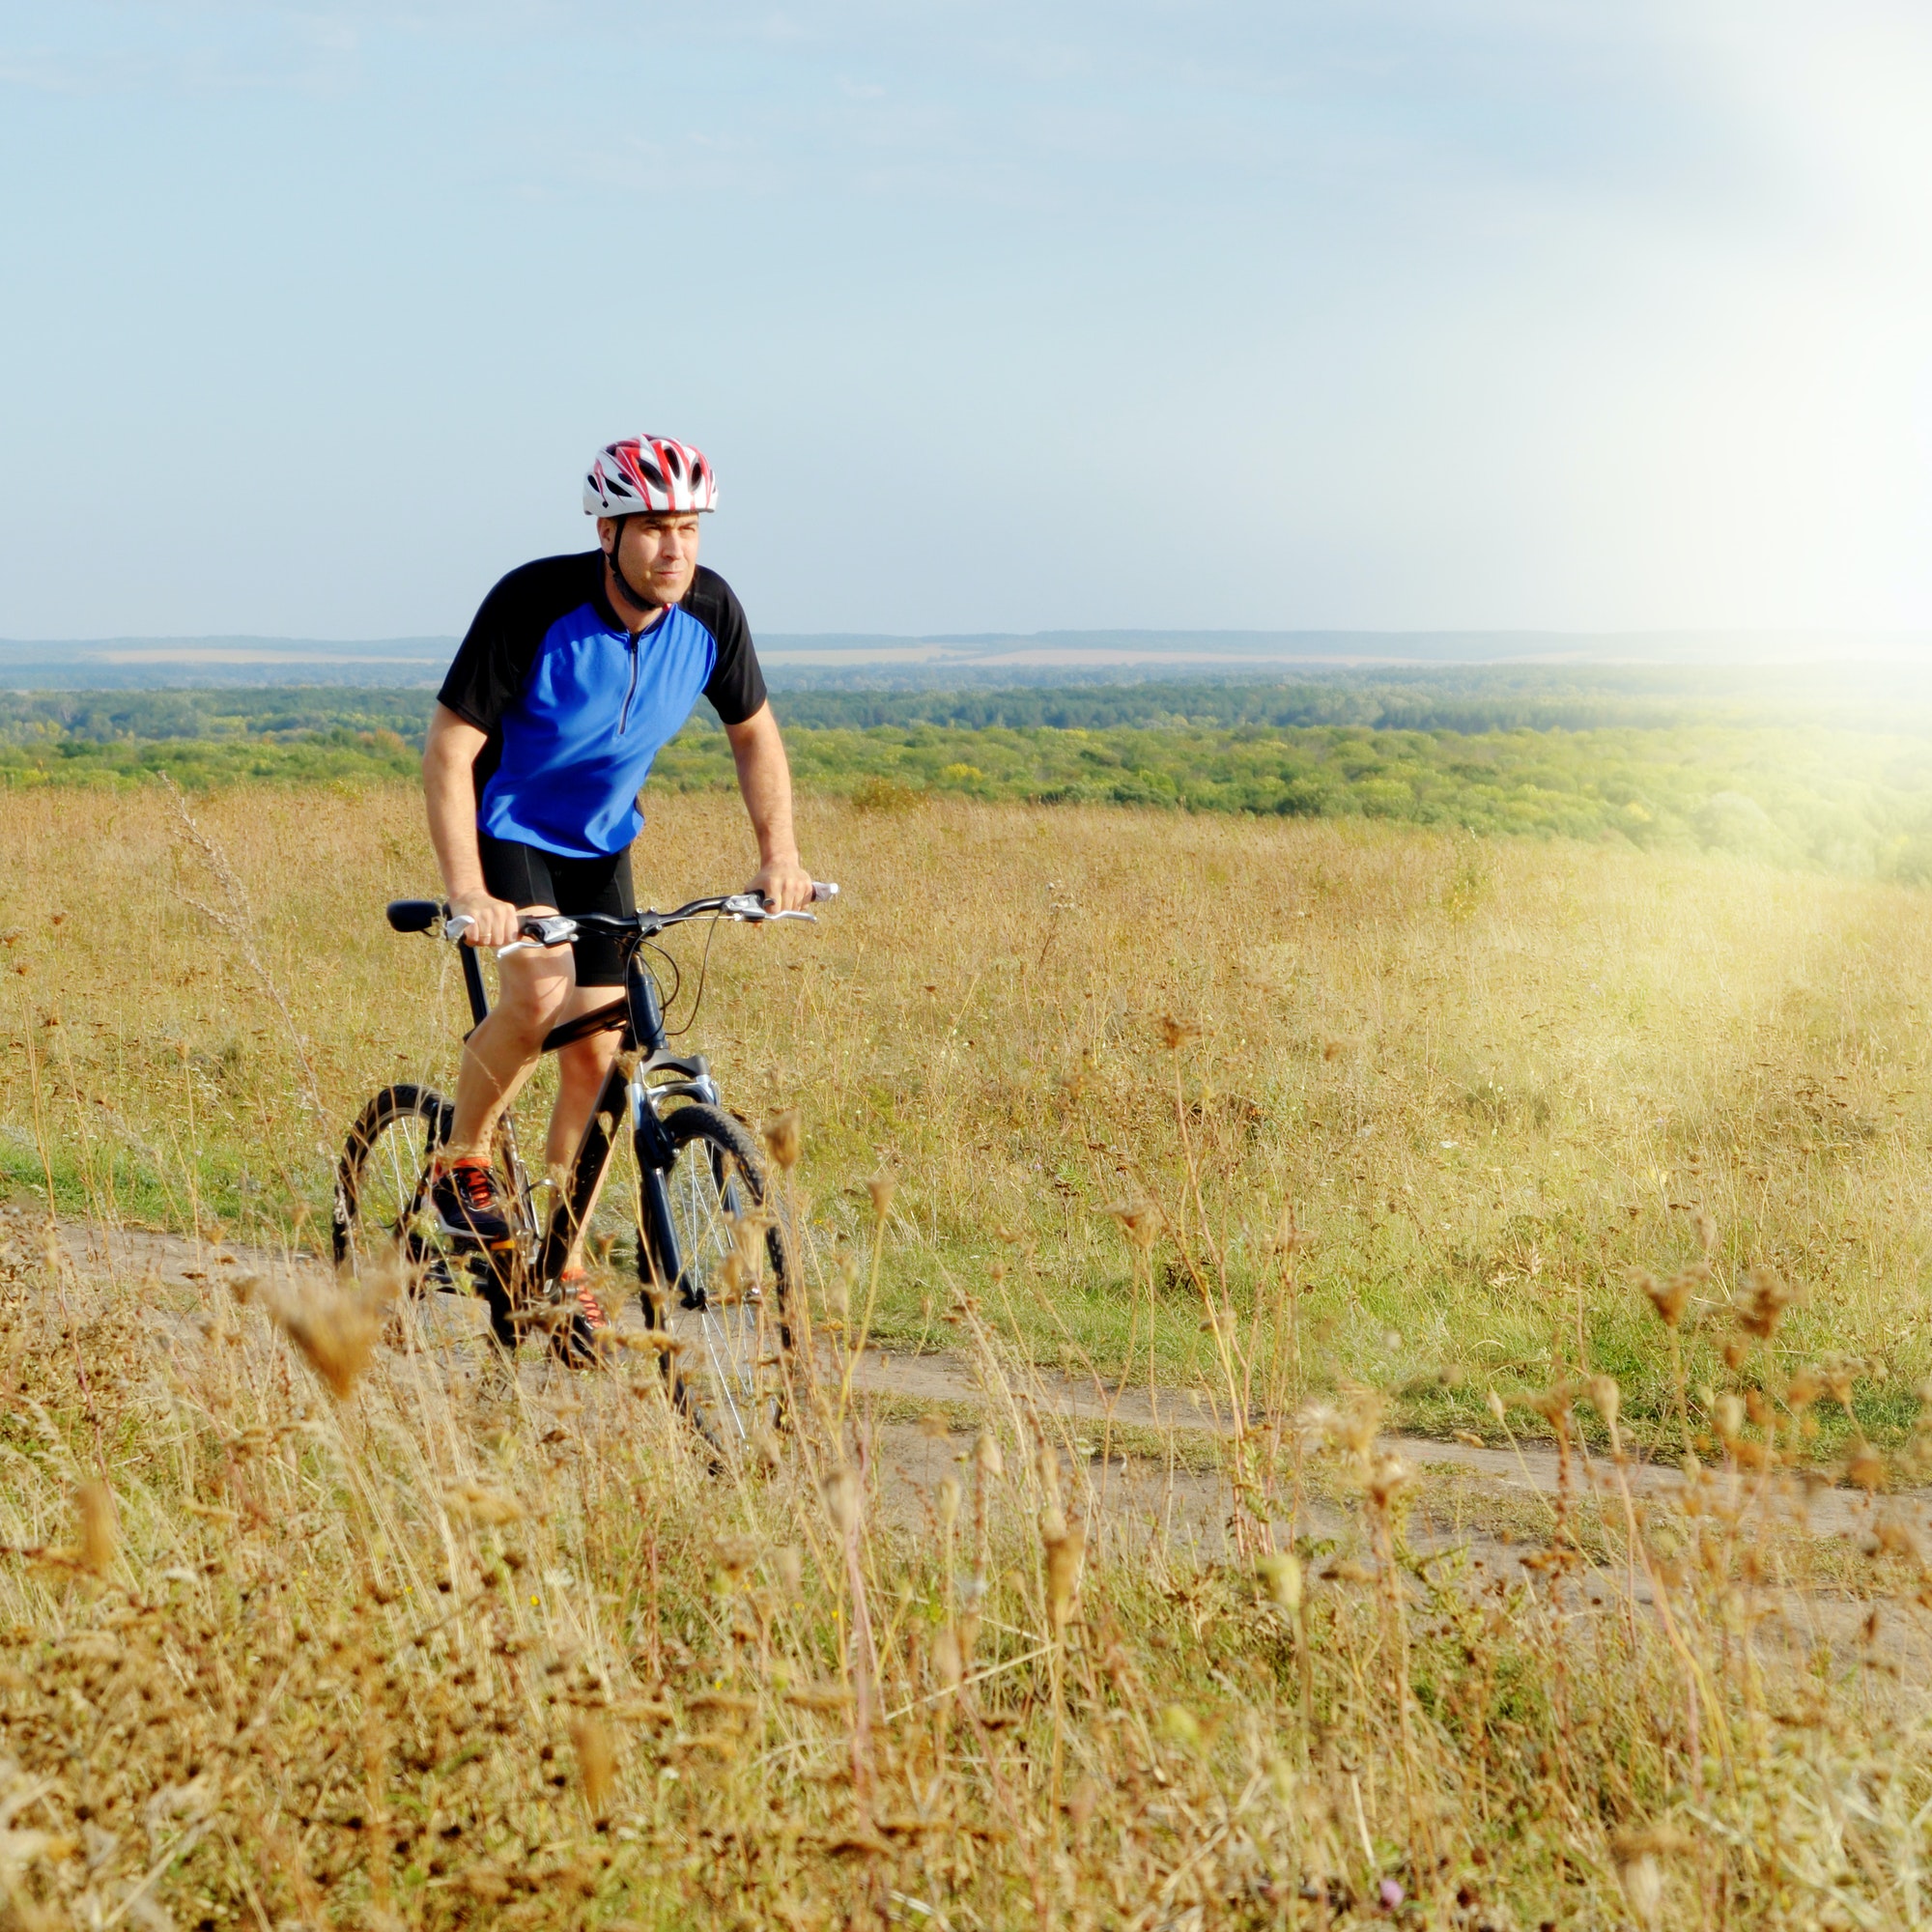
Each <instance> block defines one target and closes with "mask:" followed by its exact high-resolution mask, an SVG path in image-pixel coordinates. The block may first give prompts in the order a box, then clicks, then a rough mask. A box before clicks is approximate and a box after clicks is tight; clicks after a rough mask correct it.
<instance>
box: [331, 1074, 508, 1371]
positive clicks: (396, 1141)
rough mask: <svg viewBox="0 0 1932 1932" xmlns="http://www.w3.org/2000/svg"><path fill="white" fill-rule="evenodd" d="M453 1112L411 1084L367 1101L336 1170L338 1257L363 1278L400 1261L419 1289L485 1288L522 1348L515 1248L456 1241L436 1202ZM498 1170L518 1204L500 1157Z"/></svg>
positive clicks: (502, 1334)
mask: <svg viewBox="0 0 1932 1932" xmlns="http://www.w3.org/2000/svg"><path fill="white" fill-rule="evenodd" d="M453 1111H454V1110H453V1109H452V1107H451V1106H450V1103H449V1102H448V1101H447V1100H445V1099H444V1098H443V1097H442V1095H441V1094H438V1093H436V1092H434V1091H433V1090H432V1089H430V1088H428V1087H417V1086H414V1085H412V1084H410V1083H404V1084H403V1085H400V1086H395V1087H384V1089H383V1090H382V1091H381V1092H380V1093H379V1094H376V1095H375V1097H374V1098H373V1099H371V1100H370V1102H369V1104H368V1105H367V1106H365V1107H364V1108H363V1109H362V1111H361V1113H360V1114H359V1115H358V1116H357V1117H356V1121H355V1125H354V1126H353V1127H352V1128H351V1129H350V1130H349V1141H348V1145H347V1146H346V1147H345V1148H344V1149H343V1152H342V1160H341V1163H340V1165H339V1166H338V1167H337V1169H336V1177H335V1204H334V1210H333V1213H332V1216H331V1222H332V1227H331V1232H332V1234H333V1236H334V1248H335V1265H336V1266H337V1268H339V1269H347V1270H349V1271H350V1272H352V1273H354V1274H355V1275H356V1276H358V1277H359V1276H362V1275H366V1274H370V1273H381V1272H382V1271H383V1270H384V1269H386V1268H394V1267H400V1268H401V1269H402V1270H403V1272H404V1275H405V1277H406V1279H407V1281H408V1284H409V1288H410V1291H411V1293H417V1294H422V1293H438V1292H441V1293H469V1291H470V1289H471V1288H472V1287H474V1288H477V1289H480V1290H481V1291H482V1293H483V1296H484V1299H485V1300H486V1301H488V1303H489V1305H490V1327H491V1332H492V1333H493V1334H494V1335H495V1336H496V1338H497V1341H498V1342H500V1343H502V1344H503V1346H504V1347H506V1348H514V1347H515V1346H516V1339H517V1329H516V1323H515V1322H514V1321H512V1319H511V1307H512V1296H511V1277H512V1276H513V1274H514V1272H515V1268H514V1261H513V1256H512V1254H511V1253H510V1252H505V1253H503V1254H501V1255H495V1254H485V1253H481V1252H479V1251H478V1250H477V1249H476V1248H475V1246H474V1245H473V1244H471V1243H469V1242H460V1241H456V1240H453V1239H452V1238H451V1237H450V1236H447V1235H445V1234H443V1233H442V1231H441V1230H440V1228H439V1227H438V1225H437V1219H436V1214H435V1211H434V1210H433V1209H432V1208H431V1207H430V1205H429V1188H430V1176H431V1169H432V1166H433V1164H434V1161H435V1157H436V1153H437V1150H438V1149H439V1148H440V1147H441V1146H442V1144H443V1142H444V1141H445V1140H447V1139H448V1137H449V1122H450V1117H451V1115H452V1113H453ZM497 1187H498V1189H499V1191H500V1192H501V1195H502V1198H503V1199H504V1201H506V1202H513V1201H514V1200H515V1198H516V1191H515V1184H514V1181H513V1179H512V1177H511V1176H510V1174H509V1173H508V1171H507V1169H506V1167H505V1164H504V1162H503V1161H502V1160H501V1159H500V1158H499V1159H498V1160H497Z"/></svg>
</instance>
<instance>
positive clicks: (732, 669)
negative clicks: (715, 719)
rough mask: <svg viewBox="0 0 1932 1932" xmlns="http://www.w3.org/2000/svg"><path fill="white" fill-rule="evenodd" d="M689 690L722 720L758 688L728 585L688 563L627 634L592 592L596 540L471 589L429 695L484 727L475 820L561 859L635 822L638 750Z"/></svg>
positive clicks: (617, 848) (752, 708)
mask: <svg viewBox="0 0 1932 1932" xmlns="http://www.w3.org/2000/svg"><path fill="white" fill-rule="evenodd" d="M700 694H701V695H702V696H705V697H708V698H709V699H710V700H711V702H712V704H713V705H714V706H715V707H716V709H717V712H718V715H719V717H720V718H721V719H723V720H724V722H725V724H726V725H742V724H743V723H744V722H745V720H746V719H748V718H750V717H752V716H753V713H755V712H756V711H757V709H758V708H759V706H760V705H762V704H763V703H764V701H765V680H764V675H763V673H762V672H761V671H760V670H759V668H758V654H757V652H756V651H755V650H754V649H753V646H752V633H751V627H750V626H749V625H748V624H747V623H746V622H745V612H744V609H743V607H742V606H741V605H740V604H739V602H738V600H737V598H736V597H734V596H733V595H732V594H731V586H730V585H729V584H728V583H726V582H725V580H724V579H723V578H722V577H720V576H719V575H718V574H717V572H716V571H712V570H705V569H703V568H702V567H700V568H699V570H698V572H697V574H696V578H695V579H694V580H693V582H692V586H691V589H690V590H689V591H688V592H687V593H686V595H685V596H684V598H683V599H682V600H681V601H680V602H679V603H677V604H675V605H673V606H672V607H671V608H670V609H669V610H668V611H665V612H664V614H663V615H662V616H661V617H659V619H658V620H657V622H656V623H655V624H653V625H652V626H651V628H650V629H649V630H647V631H644V632H642V633H641V634H640V635H639V636H638V637H636V638H633V637H632V636H631V634H630V632H629V631H628V630H627V629H626V628H625V626H624V624H623V622H622V620H621V619H620V618H619V617H618V615H617V613H616V612H615V611H613V610H612V609H611V605H610V602H609V600H608V599H607V598H606V597H605V595H604V553H603V552H602V551H597V550H593V551H586V552H583V553H582V554H578V555H574V556H547V557H543V558H541V559H539V561H537V562H535V563H526V564H525V565H524V566H523V568H522V569H521V570H513V571H511V573H510V574H509V576H507V577H506V578H504V579H503V581H502V582H500V583H498V584H497V587H496V588H495V589H494V590H492V591H491V593H490V594H489V596H488V597H486V598H485V599H484V600H483V608H482V609H481V610H480V611H477V613H476V621H475V622H474V623H472V624H471V625H470V627H469V636H468V637H466V638H465V639H464V640H463V643H462V647H461V648H460V649H459V650H458V651H457V653H456V661H455V662H454V663H453V664H452V665H451V666H450V668H449V675H448V676H447V677H445V678H444V679H443V681H442V689H441V690H440V692H438V694H437V696H438V697H439V698H440V700H441V701H442V702H443V703H444V704H446V705H447V706H448V707H449V708H450V710H452V711H453V712H455V713H456V715H457V716H458V717H459V718H461V719H462V720H463V721H464V722H465V723H466V724H469V725H475V727H476V728H477V729H478V730H479V731H487V732H488V733H489V734H490V742H489V744H488V745H487V746H485V748H484V750H483V753H482V754H481V755H480V756H479V757H478V758H477V760H476V788H477V789H476V822H477V824H478V825H479V826H480V827H481V828H482V829H483V830H484V831H485V832H487V833H489V834H490V835H491V837H492V838H507V839H514V840H516V841H518V842H519V843H521V844H525V845H535V846H537V847H539V848H540V849H541V850H543V851H545V852H554V853H556V854H558V855H559V856H561V857H563V858H567V859H592V858H599V857H604V856H607V855H609V854H611V853H613V852H621V851H623V850H624V849H625V847H627V846H628V845H629V844H630V842H631V840H632V839H634V838H636V837H637V836H638V834H639V831H640V830H641V829H642V827H643V823H644V818H643V814H642V812H640V811H639V810H638V792H639V788H640V787H641V786H642V784H643V782H644V778H645V775H646V774H647V773H648V772H649V771H650V768H651V760H652V759H653V758H655V757H656V756H657V754H658V752H659V751H660V749H661V748H662V747H663V746H664V745H665V744H667V743H668V741H669V740H670V739H671V738H673V737H674V736H675V735H676V734H677V732H678V730H679V729H680V728H681V727H682V726H683V725H684V722H685V720H686V719H687V718H689V717H690V716H691V713H692V708H693V706H695V705H696V702H697V699H698V697H699V696H700Z"/></svg>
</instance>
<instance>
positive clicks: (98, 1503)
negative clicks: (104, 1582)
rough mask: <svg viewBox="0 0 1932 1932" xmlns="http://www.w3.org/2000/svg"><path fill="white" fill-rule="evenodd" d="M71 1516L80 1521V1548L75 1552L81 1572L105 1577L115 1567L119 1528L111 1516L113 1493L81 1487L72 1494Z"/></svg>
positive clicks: (92, 1485)
mask: <svg viewBox="0 0 1932 1932" xmlns="http://www.w3.org/2000/svg"><path fill="white" fill-rule="evenodd" d="M73 1505H74V1513H75V1514H76V1515H77V1516H78V1517H79V1519H80V1548H79V1549H78V1550H77V1551H76V1552H75V1554H76V1556H77V1557H78V1559H79V1562H80V1565H81V1567H82V1568H83V1569H84V1570H91V1571H92V1572H93V1573H94V1574H95V1575H96V1576H97V1577H104V1576H106V1574H107V1573H108V1571H109V1570H111V1569H112V1568H113V1567H114V1552H115V1550H116V1549H118V1548H120V1544H121V1526H120V1523H119V1521H118V1520H117V1519H116V1517H115V1512H114V1492H113V1491H112V1490H110V1489H109V1488H108V1487H107V1485H106V1484H105V1483H102V1482H92V1483H83V1484H81V1486H80V1487H79V1489H77V1490H76V1491H75V1492H73Z"/></svg>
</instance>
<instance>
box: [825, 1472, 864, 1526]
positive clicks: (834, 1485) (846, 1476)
mask: <svg viewBox="0 0 1932 1932" xmlns="http://www.w3.org/2000/svg"><path fill="white" fill-rule="evenodd" d="M824 1491H825V1507H826V1509H827V1510H828V1511H829V1512H830V1514H831V1517H832V1521H833V1524H834V1526H835V1527H836V1528H837V1529H838V1534H839V1535H840V1536H849V1535H850V1534H851V1533H852V1531H853V1530H854V1529H856V1528H857V1527H858V1523H859V1507H860V1504H861V1502H862V1501H863V1500H864V1492H863V1491H862V1490H861V1488H860V1485H859V1472H858V1470H857V1469H855V1468H853V1467H852V1466H851V1464H850V1463H841V1464H840V1465H839V1467H838V1468H836V1469H834V1470H833V1471H832V1473H831V1474H830V1475H829V1476H827V1477H826V1478H825V1482H824Z"/></svg>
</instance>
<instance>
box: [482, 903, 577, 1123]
mask: <svg viewBox="0 0 1932 1932" xmlns="http://www.w3.org/2000/svg"><path fill="white" fill-rule="evenodd" d="M520 910H522V911H525V912H527V913H530V914H533V915H534V916H536V917H537V918H544V917H546V916H548V915H549V914H551V913H553V912H554V911H555V910H556V908H555V907H554V906H544V905H537V906H525V907H522V908H520ZM575 989H576V976H575V972H574V969H573V964H572V960H571V953H570V948H569V947H567V946H560V947H558V948H556V949H555V950H554V952H513V953H511V955H510V956H509V957H508V958H507V959H505V960H503V961H502V962H501V969H500V972H499V974H498V976H497V1004H496V1006H494V1007H493V1008H492V1009H491V1010H490V1016H489V1018H488V1019H486V1020H485V1021H484V1022H483V1024H482V1025H481V1026H480V1027H478V1028H477V1029H476V1031H475V1032H474V1033H472V1034H471V1035H470V1036H469V1039H468V1040H467V1041H466V1042H465V1044H464V1049H463V1067H462V1070H461V1072H459V1073H458V1074H457V1076H456V1109H455V1118H454V1119H453V1120H452V1121H451V1122H450V1128H449V1144H448V1150H447V1158H448V1159H450V1160H452V1161H455V1160H465V1159H473V1160H485V1161H487V1160H488V1159H489V1157H490V1144H491V1141H492V1139H493V1137H494V1136H495V1133H496V1129H497V1116H498V1115H499V1114H501V1113H502V1111H503V1109H504V1108H505V1107H506V1106H507V1105H508V1104H509V1102H510V1100H511V1098H512V1096H513V1095H514V1094H516V1091H517V1089H518V1088H519V1087H521V1086H522V1085H523V1084H524V1081H525V1079H526V1077H527V1076H528V1074H529V1071H530V1068H531V1067H533V1066H534V1065H536V1064H537V1057H538V1054H539V1053H540V1052H541V1051H542V1048H543V1041H544V1036H545V1035H546V1034H547V1033H549V1032H550V1030H551V1028H552V1027H554V1026H555V1025H556V1023H557V1019H558V1017H559V1015H560V1014H561V1013H562V1011H563V1010H564V1008H565V1005H566V1003H567V1002H568V1001H569V1000H570V998H571V997H572V994H573V993H574V991H575ZM584 1118H585V1119H586V1120H587V1119H588V1118H589V1114H588V1110H587V1109H586V1111H585V1115H584Z"/></svg>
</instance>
